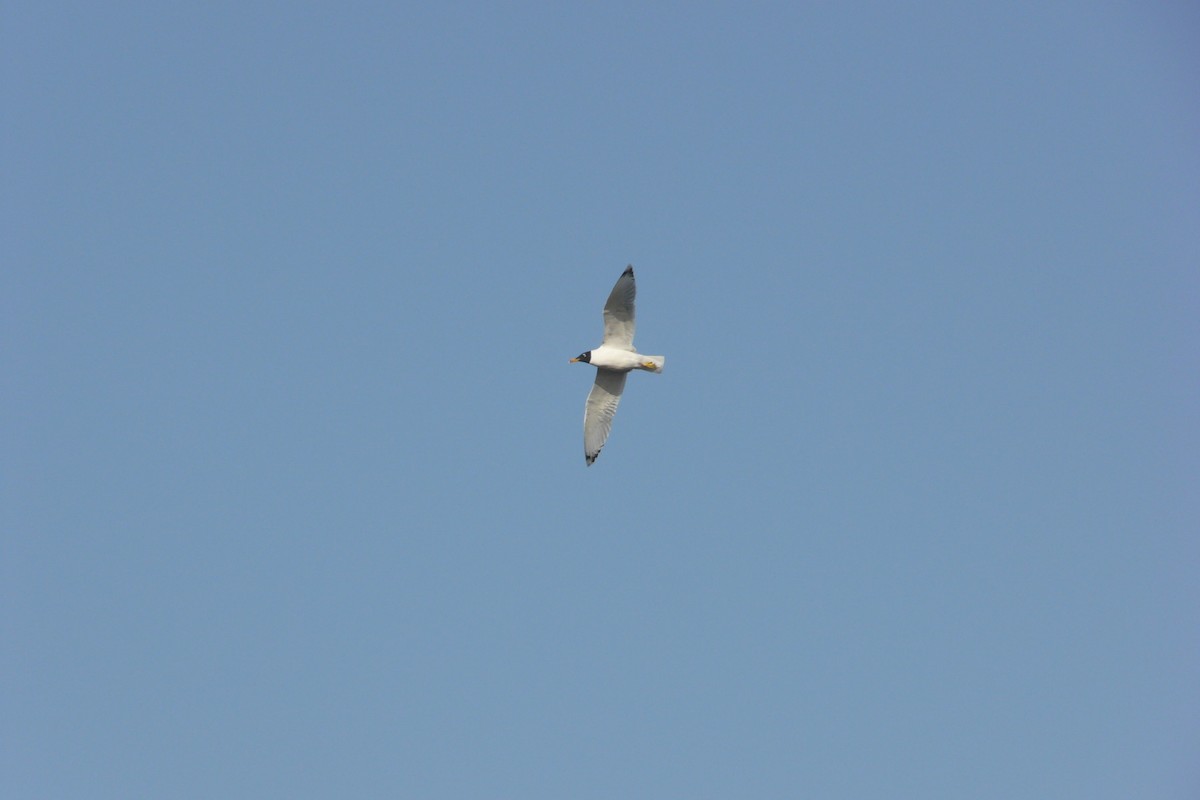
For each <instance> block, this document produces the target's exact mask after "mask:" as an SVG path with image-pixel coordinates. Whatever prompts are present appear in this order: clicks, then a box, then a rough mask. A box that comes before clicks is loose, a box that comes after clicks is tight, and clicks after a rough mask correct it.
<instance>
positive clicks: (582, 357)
mask: <svg viewBox="0 0 1200 800" xmlns="http://www.w3.org/2000/svg"><path fill="white" fill-rule="evenodd" d="M576 361H582V362H583V363H585V364H590V363H592V351H591V350H588V351H587V352H586V353H580V354H579V355H577V356H575V357H574V358H572V359H571V363H572V364H574V363H575V362H576Z"/></svg>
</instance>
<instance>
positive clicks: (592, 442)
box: [583, 369, 629, 467]
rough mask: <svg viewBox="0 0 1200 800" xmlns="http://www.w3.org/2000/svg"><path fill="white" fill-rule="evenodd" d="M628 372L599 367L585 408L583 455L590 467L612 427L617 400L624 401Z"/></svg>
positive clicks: (618, 401)
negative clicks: (622, 399) (622, 396)
mask: <svg viewBox="0 0 1200 800" xmlns="http://www.w3.org/2000/svg"><path fill="white" fill-rule="evenodd" d="M628 374H629V373H628V372H616V371H614V370H611V369H597V370H596V382H595V383H594V384H593V385H592V391H591V393H590V394H588V399H587V406H586V407H585V408H584V409H583V457H584V459H585V460H586V461H587V463H588V466H589V467H590V466H591V465H592V462H593V461H595V460H596V456H598V455H600V448H601V447H604V442H605V441H606V440H607V439H608V432H609V431H611V430H612V421H613V416H614V415H615V414H616V413H617V403H620V402H621V392H623V391H624V390H625V376H627V375H628Z"/></svg>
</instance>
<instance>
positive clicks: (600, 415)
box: [570, 265, 667, 467]
mask: <svg viewBox="0 0 1200 800" xmlns="http://www.w3.org/2000/svg"><path fill="white" fill-rule="evenodd" d="M636 295H637V286H636V285H635V284H634V282H633V266H632V265H630V266H628V267H626V268H625V271H624V272H622V273H621V277H620V278H618V279H617V283H616V285H615V286H613V290H612V292H611V293H610V294H609V295H608V302H606V303H605V304H604V341H602V342H601V343H600V346H599V347H597V348H595V349H593V350H588V351H587V352H585V353H580V354H579V355H577V356H576V357H575V358H572V359H571V362H570V363H572V364H574V363H575V362H577V361H582V362H583V363H585V364H591V365H592V366H593V367H595V368H596V383H595V384H594V385H593V386H592V391H591V393H590V394H589V395H588V399H587V405H586V406H584V409H583V458H584V460H585V461H587V465H588V466H589V467H590V466H591V465H592V462H594V461H595V460H596V456H598V455H600V448H601V447H604V442H605V441H606V440H607V439H608V432H609V431H611V430H612V421H613V415H615V414H616V413H617V403H620V402H621V392H622V391H624V389H625V377H626V376H627V375H628V374H629V373H630V371H631V370H635V369H643V370H646V371H647V372H662V371H663V365H664V364H665V363H666V362H667V359H666V358H664V357H663V356H644V355H642V354H641V353H639V352H638V351H636V350H634V349H633V330H634V327H635V325H636V321H635V320H634V310H633V300H634V297H635V296H636Z"/></svg>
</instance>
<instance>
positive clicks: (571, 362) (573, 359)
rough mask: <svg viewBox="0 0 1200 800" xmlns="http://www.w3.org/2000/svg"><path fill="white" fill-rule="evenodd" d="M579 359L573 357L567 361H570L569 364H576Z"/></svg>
mask: <svg viewBox="0 0 1200 800" xmlns="http://www.w3.org/2000/svg"><path fill="white" fill-rule="evenodd" d="M578 360H579V359H578V358H572V359H571V360H570V361H568V362H567V363H568V364H574V363H575V362H576V361H578Z"/></svg>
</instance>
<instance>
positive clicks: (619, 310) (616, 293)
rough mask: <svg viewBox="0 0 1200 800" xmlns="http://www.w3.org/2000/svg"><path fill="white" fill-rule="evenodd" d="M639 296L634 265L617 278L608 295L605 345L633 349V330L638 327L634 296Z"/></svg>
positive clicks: (605, 311) (605, 306)
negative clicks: (634, 277)
mask: <svg viewBox="0 0 1200 800" xmlns="http://www.w3.org/2000/svg"><path fill="white" fill-rule="evenodd" d="M636 296H637V286H636V285H635V284H634V282H633V267H626V268H625V271H624V272H622V273H621V277H620V278H618V279H617V284H616V286H613V290H612V292H611V293H609V295H608V302H606V303H605V304H604V345H605V346H606V347H619V348H621V349H622V350H632V349H633V331H634V328H635V327H636V321H635V319H634V308H633V302H634V298H635V297H636Z"/></svg>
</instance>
